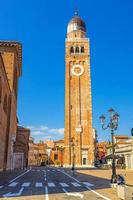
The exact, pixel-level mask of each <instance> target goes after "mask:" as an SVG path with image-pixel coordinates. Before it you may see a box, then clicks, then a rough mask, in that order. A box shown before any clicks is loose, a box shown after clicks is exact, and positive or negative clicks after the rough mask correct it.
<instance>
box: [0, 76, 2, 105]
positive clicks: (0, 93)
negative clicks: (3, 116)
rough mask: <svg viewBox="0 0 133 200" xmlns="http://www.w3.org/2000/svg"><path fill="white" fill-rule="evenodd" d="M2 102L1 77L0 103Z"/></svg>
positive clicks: (0, 80)
mask: <svg viewBox="0 0 133 200" xmlns="http://www.w3.org/2000/svg"><path fill="white" fill-rule="evenodd" d="M1 102H2V79H1V77H0V103H1Z"/></svg>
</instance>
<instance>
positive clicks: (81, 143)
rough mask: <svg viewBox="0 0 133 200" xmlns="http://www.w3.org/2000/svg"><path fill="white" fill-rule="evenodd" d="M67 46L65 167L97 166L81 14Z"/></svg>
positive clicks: (69, 32)
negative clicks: (95, 163) (95, 162)
mask: <svg viewBox="0 0 133 200" xmlns="http://www.w3.org/2000/svg"><path fill="white" fill-rule="evenodd" d="M65 45H66V46H65V47H66V53H65V63H66V69H65V138H64V145H65V152H64V166H66V167H67V166H73V165H75V166H77V167H78V166H83V167H86V166H93V164H94V138H93V129H92V95H91V73H90V43H89V39H88V38H87V37H86V25H85V23H84V21H83V20H82V19H81V18H80V17H79V16H78V15H77V13H75V16H74V17H73V18H72V20H71V21H70V22H69V24H68V27H67V38H66V43H65Z"/></svg>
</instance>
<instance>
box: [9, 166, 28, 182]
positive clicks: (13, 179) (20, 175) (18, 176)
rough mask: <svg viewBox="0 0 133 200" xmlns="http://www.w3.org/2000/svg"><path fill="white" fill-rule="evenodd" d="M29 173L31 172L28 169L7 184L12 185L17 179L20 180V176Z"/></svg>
mask: <svg viewBox="0 0 133 200" xmlns="http://www.w3.org/2000/svg"><path fill="white" fill-rule="evenodd" d="M29 171H31V169H29V170H28V171H26V172H24V173H22V174H20V175H19V176H17V177H16V178H14V179H12V180H11V181H10V182H9V183H12V182H13V181H15V180H16V179H18V178H20V177H22V176H24V175H25V174H27V173H28V172H29Z"/></svg>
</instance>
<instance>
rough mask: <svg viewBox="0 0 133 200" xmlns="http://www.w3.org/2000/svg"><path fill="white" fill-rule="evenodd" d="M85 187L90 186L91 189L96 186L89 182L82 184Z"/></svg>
mask: <svg viewBox="0 0 133 200" xmlns="http://www.w3.org/2000/svg"><path fill="white" fill-rule="evenodd" d="M82 183H83V184H84V185H86V186H89V187H91V186H94V185H93V184H91V183H89V182H82Z"/></svg>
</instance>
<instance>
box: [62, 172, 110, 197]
mask: <svg viewBox="0 0 133 200" xmlns="http://www.w3.org/2000/svg"><path fill="white" fill-rule="evenodd" d="M60 172H62V173H63V174H65V175H66V176H68V177H70V178H72V179H73V180H75V181H76V182H78V183H81V182H80V181H79V180H77V179H76V178H74V177H72V176H70V175H69V174H67V173H66V172H63V171H61V170H60ZM85 187H86V188H87V189H88V190H89V191H91V192H93V193H95V194H96V195H97V196H99V197H102V198H103V199H105V200H111V199H109V198H108V197H105V196H103V195H101V194H100V193H98V192H96V191H95V190H92V189H91V188H90V187H88V186H85Z"/></svg>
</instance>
